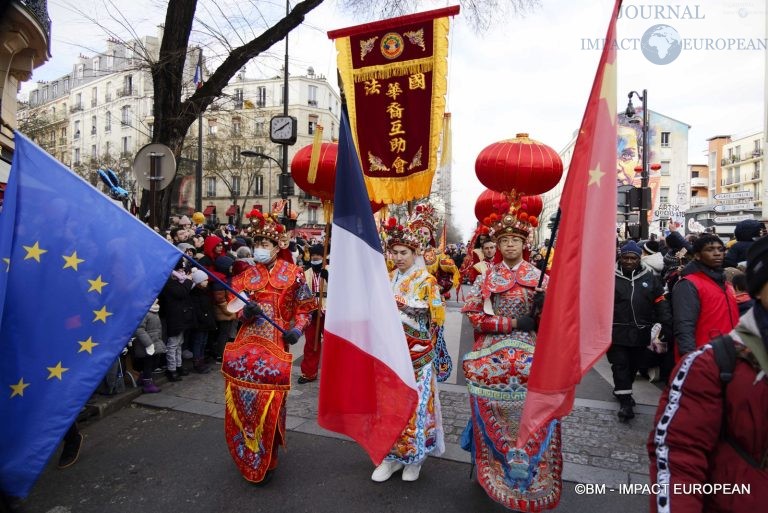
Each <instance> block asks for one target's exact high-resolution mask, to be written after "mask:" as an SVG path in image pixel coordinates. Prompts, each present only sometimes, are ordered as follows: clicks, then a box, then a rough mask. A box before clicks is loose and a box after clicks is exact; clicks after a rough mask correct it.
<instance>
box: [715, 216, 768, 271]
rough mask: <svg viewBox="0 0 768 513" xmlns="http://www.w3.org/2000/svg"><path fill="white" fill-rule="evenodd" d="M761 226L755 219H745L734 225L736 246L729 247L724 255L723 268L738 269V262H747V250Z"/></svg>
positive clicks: (758, 234) (757, 235) (758, 233)
mask: <svg viewBox="0 0 768 513" xmlns="http://www.w3.org/2000/svg"><path fill="white" fill-rule="evenodd" d="M762 227H763V225H762V224H761V223H760V221H758V220H756V219H745V220H744V221H740V222H739V223H738V224H737V225H736V229H735V230H734V231H733V234H734V235H735V236H736V244H734V245H733V246H731V247H730V249H729V250H728V252H727V253H726V254H725V259H724V260H723V267H738V265H739V262H745V261H746V260H747V250H748V249H749V247H750V246H751V245H752V243H753V242H754V241H755V239H756V238H757V237H759V236H760V230H761V229H762Z"/></svg>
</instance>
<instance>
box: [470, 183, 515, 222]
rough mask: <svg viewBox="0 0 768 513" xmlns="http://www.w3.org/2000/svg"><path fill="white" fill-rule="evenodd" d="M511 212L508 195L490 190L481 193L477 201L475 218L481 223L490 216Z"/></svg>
mask: <svg viewBox="0 0 768 513" xmlns="http://www.w3.org/2000/svg"><path fill="white" fill-rule="evenodd" d="M508 211H509V198H508V197H507V195H506V194H502V193H500V192H496V191H492V190H490V189H486V190H484V191H483V192H482V193H480V196H478V197H477V201H475V217H476V218H477V220H478V221H480V222H481V223H482V222H483V220H484V219H485V218H486V217H488V216H489V215H491V214H493V213H496V214H504V213H506V212H508Z"/></svg>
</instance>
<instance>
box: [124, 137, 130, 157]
mask: <svg viewBox="0 0 768 513" xmlns="http://www.w3.org/2000/svg"><path fill="white" fill-rule="evenodd" d="M122 141H123V150H122V151H123V156H124V157H125V156H127V155H128V148H129V147H130V144H131V143H130V138H129V137H123V139H122Z"/></svg>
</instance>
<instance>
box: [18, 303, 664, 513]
mask: <svg viewBox="0 0 768 513" xmlns="http://www.w3.org/2000/svg"><path fill="white" fill-rule="evenodd" d="M448 325H449V327H451V329H450V331H449V336H448V346H449V352H451V353H452V355H453V356H454V362H455V363H454V374H453V375H452V376H451V378H450V379H449V382H447V383H444V384H442V385H441V391H440V399H441V403H442V408H443V422H444V426H445V431H446V443H447V451H446V453H445V454H444V455H443V457H441V458H430V460H429V463H428V464H427V465H426V466H425V468H424V473H423V477H422V478H420V479H419V481H418V482H417V483H415V484H408V483H403V482H401V481H400V480H397V479H393V480H391V482H388V483H386V484H383V485H377V484H375V483H373V482H371V481H370V479H369V476H370V472H371V471H372V469H373V465H372V464H371V463H370V460H368V458H367V457H366V455H365V454H364V453H363V451H362V450H361V449H360V448H359V447H358V446H357V445H356V444H354V443H352V442H350V441H348V440H347V439H345V438H344V437H342V436H340V435H338V434H336V433H331V432H328V431H326V430H324V429H322V428H320V427H319V426H318V425H317V422H316V414H317V394H318V382H314V383H309V384H305V385H299V384H297V383H296V378H297V377H298V376H299V368H298V364H299V363H300V359H299V358H297V359H296V360H295V362H294V367H293V374H294V381H293V387H294V388H293V389H292V391H291V393H290V395H289V399H288V412H287V413H288V416H287V427H288V430H289V434H288V443H289V450H288V451H287V452H285V453H281V464H280V469H279V474H278V475H277V476H276V478H275V480H274V481H273V483H271V484H270V485H269V487H267V488H264V489H262V488H255V487H253V486H251V485H249V484H248V483H246V482H245V481H244V480H242V478H241V477H240V475H239V473H238V471H237V470H236V468H235V467H234V465H233V464H232V462H231V460H230V458H229V455H228V453H227V450H226V446H225V443H224V438H223V435H222V433H223V426H222V422H221V419H223V418H224V396H223V380H222V378H221V375H220V374H219V373H218V372H211V373H210V374H207V375H196V374H193V375H190V376H188V377H185V378H184V381H182V382H180V383H165V384H163V385H162V387H163V391H162V393H159V394H152V395H140V396H138V397H137V398H136V399H135V400H134V402H133V404H131V405H130V407H129V408H123V409H122V410H119V411H117V412H116V413H114V414H112V415H110V416H108V417H106V418H104V419H103V420H101V421H99V422H96V423H91V424H89V425H88V426H86V427H85V429H84V430H83V431H84V433H85V434H86V445H85V447H84V449H83V453H82V455H81V457H82V459H81V461H80V462H78V464H77V465H76V466H74V467H72V468H71V469H68V470H64V471H60V470H58V469H55V468H50V469H49V470H48V471H47V472H46V474H44V476H43V477H42V478H41V480H40V483H39V484H38V486H37V487H36V489H35V492H34V494H33V495H32V496H31V497H30V499H29V501H28V503H29V511H40V512H55V513H63V512H69V511H73V512H74V511H84V512H88V511H104V506H105V505H109V507H108V511H115V512H118V511H135V510H136V509H141V510H142V511H163V512H167V511H228V510H230V509H233V508H238V509H242V510H245V511H312V512H320V511H339V510H340V509H342V510H345V511H371V512H376V511H425V512H431V511H435V512H438V511H439V512H445V511H484V512H485V511H487V512H493V511H504V509H503V508H500V507H498V506H497V505H496V504H494V503H493V502H492V501H490V500H489V499H488V498H487V497H486V496H485V494H484V493H483V492H482V490H481V489H480V488H479V487H478V486H477V485H476V484H474V483H473V482H470V481H469V479H468V475H469V469H470V466H469V464H468V462H469V454H468V453H466V452H465V451H463V450H461V449H460V448H459V446H458V438H459V435H460V433H461V431H462V430H463V428H464V426H465V425H466V423H467V420H468V418H469V409H468V406H467V394H466V389H465V387H464V386H463V385H462V384H457V383H458V382H461V381H462V380H461V378H460V377H457V372H456V371H457V370H459V367H458V363H457V362H458V355H459V354H463V353H464V352H466V351H467V350H468V344H471V338H467V337H471V330H470V327H469V326H468V324H467V323H466V321H465V320H463V319H462V317H461V315H460V313H459V312H458V305H457V304H456V303H452V304H449V312H448ZM467 330H470V331H469V332H468V331H467ZM459 333H461V334H462V335H461V336H458V334H459ZM301 344H303V341H302V342H300V343H299V344H297V346H296V348H295V350H294V354H296V355H301V349H302V346H301ZM216 370H218V366H217V367H216ZM459 374H460V372H459ZM636 390H637V393H636V398H637V399H638V403H639V405H638V408H637V410H638V415H637V417H636V418H635V419H634V421H632V422H631V423H630V424H628V425H627V424H621V423H619V422H618V420H617V418H616V409H617V403H615V401H613V399H612V396H611V385H610V369H609V367H608V364H607V362H605V361H601V362H600V363H599V364H598V365H597V366H596V367H595V369H593V370H592V371H591V372H590V373H589V375H588V376H586V378H585V379H584V381H583V382H582V384H581V385H580V386H579V388H578V389H577V400H576V407H575V408H574V411H573V413H572V414H571V415H570V416H569V417H567V418H566V419H565V420H564V422H563V456H564V460H565V465H564V472H563V478H564V480H565V481H566V484H565V490H564V495H563V499H562V501H561V506H560V507H559V508H558V509H557V511H617V510H622V511H623V512H626V513H630V512H635V511H637V512H640V511H647V504H648V497H644V496H632V495H618V494H617V493H613V494H610V492H609V495H608V496H578V495H576V494H575V493H574V484H575V483H596V484H605V485H607V486H608V487H617V486H618V485H619V484H621V483H633V482H638V483H646V482H647V480H648V476H647V474H648V461H647V457H646V455H645V442H646V438H647V435H648V432H649V431H650V428H651V422H652V414H653V412H654V411H655V408H654V407H653V405H654V404H655V401H656V400H657V399H658V394H659V389H658V388H657V387H656V386H654V385H651V384H649V383H648V382H647V381H642V380H641V381H640V382H639V383H637V384H636ZM361 505H364V506H361Z"/></svg>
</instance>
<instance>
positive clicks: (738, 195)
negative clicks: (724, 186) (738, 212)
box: [715, 191, 755, 200]
mask: <svg viewBox="0 0 768 513" xmlns="http://www.w3.org/2000/svg"><path fill="white" fill-rule="evenodd" d="M754 197H755V195H754V193H753V192H752V191H738V192H721V193H720V194H715V199H716V200H735V199H752V198H754Z"/></svg>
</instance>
